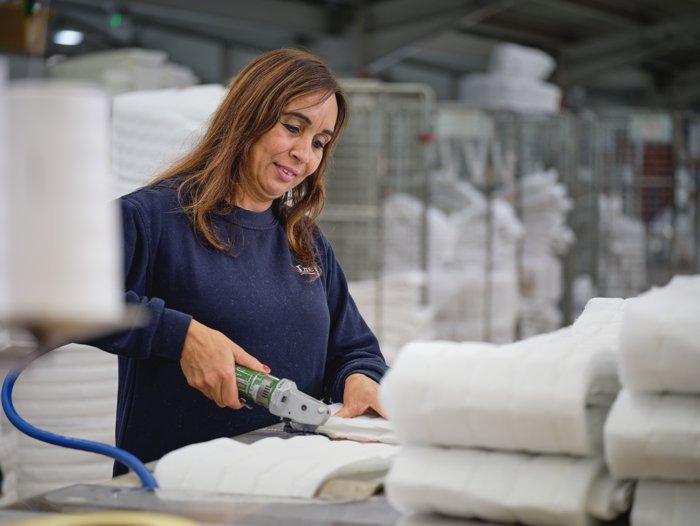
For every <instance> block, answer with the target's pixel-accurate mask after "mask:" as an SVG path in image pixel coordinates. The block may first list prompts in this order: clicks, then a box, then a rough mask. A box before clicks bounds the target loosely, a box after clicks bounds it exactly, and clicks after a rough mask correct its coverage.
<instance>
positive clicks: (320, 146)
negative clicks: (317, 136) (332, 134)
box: [314, 141, 326, 150]
mask: <svg viewBox="0 0 700 526" xmlns="http://www.w3.org/2000/svg"><path fill="white" fill-rule="evenodd" d="M325 147H326V144H325V143H324V142H323V141H314V148H318V149H320V150H322V149H323V148H325Z"/></svg>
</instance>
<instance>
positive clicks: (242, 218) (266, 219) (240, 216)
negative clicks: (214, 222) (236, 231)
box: [222, 206, 277, 229]
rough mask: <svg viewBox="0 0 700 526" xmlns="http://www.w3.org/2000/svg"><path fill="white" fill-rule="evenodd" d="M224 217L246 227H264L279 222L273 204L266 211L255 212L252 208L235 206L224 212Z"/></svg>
mask: <svg viewBox="0 0 700 526" xmlns="http://www.w3.org/2000/svg"><path fill="white" fill-rule="evenodd" d="M222 217H223V218H224V219H225V220H226V221H228V222H229V223H234V224H236V225H238V226H242V227H246V228H255V229H263V228H270V227H273V226H275V225H276V224H277V217H276V215H275V213H274V211H273V210H272V206H271V207H270V208H268V209H267V210H265V211H264V212H253V211H252V210H246V209H245V208H239V207H237V206H235V207H233V210H231V211H230V212H228V213H226V214H223V215H222Z"/></svg>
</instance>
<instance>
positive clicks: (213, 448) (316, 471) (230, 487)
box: [154, 436, 398, 498]
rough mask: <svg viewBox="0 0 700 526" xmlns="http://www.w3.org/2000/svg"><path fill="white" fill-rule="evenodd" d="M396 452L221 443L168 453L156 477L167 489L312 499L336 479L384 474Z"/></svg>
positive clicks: (292, 441) (310, 442) (298, 442)
mask: <svg viewBox="0 0 700 526" xmlns="http://www.w3.org/2000/svg"><path fill="white" fill-rule="evenodd" d="M397 449H398V447H397V446H392V445H388V444H360V443H358V442H351V441H348V440H340V441H331V440H329V439H328V438H326V437H322V436H299V437H293V438H289V439H282V438H265V439H263V440H259V441H257V442H255V443H253V444H242V443H240V442H236V441H235V440H232V439H228V438H219V439H216V440H212V441H210V442H204V443H201V444H193V445H191V446H186V447H183V448H181V449H178V450H176V451H173V452H171V453H168V454H167V455H165V456H164V457H163V458H162V459H161V460H160V461H159V462H158V464H157V465H156V469H155V472H154V474H155V477H156V480H158V483H159V484H160V486H161V487H162V488H166V489H179V490H192V491H203V492H215V493H232V494H245V495H266V496H276V497H298V498H311V497H313V496H314V495H315V494H316V492H317V491H318V489H319V488H320V487H321V486H322V485H323V483H324V482H325V481H327V480H329V479H330V478H332V477H334V476H340V475H347V474H358V473H366V472H369V473H375V472H381V471H386V470H387V469H388V468H389V464H390V461H391V459H392V458H393V457H394V455H395V453H396V451H397Z"/></svg>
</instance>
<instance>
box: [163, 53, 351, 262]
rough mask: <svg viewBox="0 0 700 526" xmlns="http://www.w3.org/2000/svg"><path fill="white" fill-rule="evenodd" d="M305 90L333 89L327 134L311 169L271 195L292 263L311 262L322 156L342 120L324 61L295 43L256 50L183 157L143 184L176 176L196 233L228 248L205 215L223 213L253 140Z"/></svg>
mask: <svg viewBox="0 0 700 526" xmlns="http://www.w3.org/2000/svg"><path fill="white" fill-rule="evenodd" d="M312 93H323V94H326V96H335V98H336V101H337V104H338V117H337V120H336V123H335V129H334V130H333V138H332V139H331V140H330V141H329V142H328V143H327V144H326V146H325V148H324V150H323V158H322V160H321V163H320V164H319V166H318V168H317V169H316V171H315V172H314V173H313V174H311V175H309V176H308V177H307V178H306V179H304V181H302V182H301V183H300V184H299V185H297V186H296V187H294V188H293V189H292V190H291V191H290V192H288V193H287V194H286V195H284V196H282V197H281V198H279V199H277V200H276V201H275V203H274V204H273V206H274V207H275V209H276V212H277V214H278V216H279V217H280V220H281V221H282V224H283V225H284V229H285V232H286V234H287V239H288V240H289V244H290V246H291V248H292V250H293V252H294V254H295V256H296V258H297V260H298V262H299V263H300V264H301V265H303V266H307V267H313V266H315V265H316V261H315V250H314V233H315V231H316V220H317V218H318V216H319V215H320V213H321V212H322V210H323V205H324V203H325V172H326V167H327V164H328V159H329V157H330V155H331V153H332V152H333V148H334V147H335V144H336V143H337V141H338V138H339V137H340V135H341V133H342V131H343V129H344V128H345V125H346V119H347V113H348V104H347V98H346V96H345V93H344V92H343V90H342V88H341V87H340V85H339V84H338V81H337V80H336V79H335V77H334V76H333V74H332V73H331V71H330V70H329V68H328V66H326V64H325V63H324V62H323V61H322V60H321V59H320V58H318V57H317V56H315V55H312V54H311V53H307V52H305V51H300V50H296V49H278V50H275V51H270V52H267V53H264V54H262V55H260V56H259V57H257V58H255V59H254V60H253V61H252V62H250V63H249V64H248V65H247V66H246V67H245V68H243V69H242V70H241V71H240V72H239V73H238V75H237V76H236V77H235V78H234V79H233V80H232V81H231V84H230V85H229V88H228V92H227V93H226V97H225V98H224V100H223V102H222V103H221V104H220V105H219V107H218V108H217V109H216V111H215V112H214V115H213V116H212V118H211V122H210V124H209V127H208V129H207V131H206V133H205V134H204V137H202V140H201V141H200V142H199V143H198V144H197V146H195V148H194V149H193V150H192V151H191V152H190V153H188V154H187V155H186V156H185V157H183V158H182V159H181V160H179V161H178V162H177V163H175V164H174V165H173V166H171V167H170V168H169V169H167V170H166V171H165V172H163V173H162V174H160V175H158V176H157V177H156V178H155V179H153V180H152V181H151V182H150V186H155V185H158V184H159V183H162V182H165V181H169V180H173V179H178V180H179V179H181V180H180V181H179V183H178V195H179V198H180V204H181V206H182V208H183V210H184V211H185V213H186V214H187V215H188V217H189V218H190V220H191V221H192V225H193V227H194V229H195V232H196V233H197V234H200V235H201V236H202V237H203V238H204V240H205V241H206V242H207V243H208V244H209V245H210V246H212V247H213V248H215V249H217V250H220V251H222V252H229V251H230V250H231V249H232V246H231V241H230V240H229V241H228V242H224V241H223V240H221V239H219V238H218V237H217V235H216V233H215V232H214V227H213V223H212V219H213V218H212V214H214V213H227V212H230V211H231V210H232V209H233V205H234V204H235V203H236V202H237V201H236V199H237V197H238V196H240V195H241V193H242V192H244V191H245V189H246V188H247V187H248V185H250V184H251V182H250V181H246V180H245V179H246V174H245V170H244V169H245V167H246V164H247V161H248V158H249V154H250V149H251V147H252V146H253V144H255V142H256V141H257V140H258V139H259V138H260V137H261V136H262V135H263V134H264V133H265V132H267V131H268V130H270V129H271V128H272V127H273V126H274V125H275V124H276V123H277V122H278V121H279V119H280V116H281V115H282V111H283V109H284V108H285V107H286V106H287V105H288V104H289V103H290V102H292V101H293V100H295V99H297V98H299V97H302V96H305V95H309V94H312Z"/></svg>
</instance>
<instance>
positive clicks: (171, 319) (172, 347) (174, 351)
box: [153, 308, 192, 361]
mask: <svg viewBox="0 0 700 526" xmlns="http://www.w3.org/2000/svg"><path fill="white" fill-rule="evenodd" d="M191 321H192V316H190V315H189V314H184V313H182V312H180V311H177V310H174V309H168V308H165V309H163V314H162V315H161V318H160V324H159V326H158V330H157V331H156V334H155V341H156V346H155V348H154V350H153V356H159V357H161V358H166V359H168V360H174V361H178V360H180V356H181V355H182V347H183V346H184V345H185V338H186V337H187V331H188V329H189V328H190V322H191Z"/></svg>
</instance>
